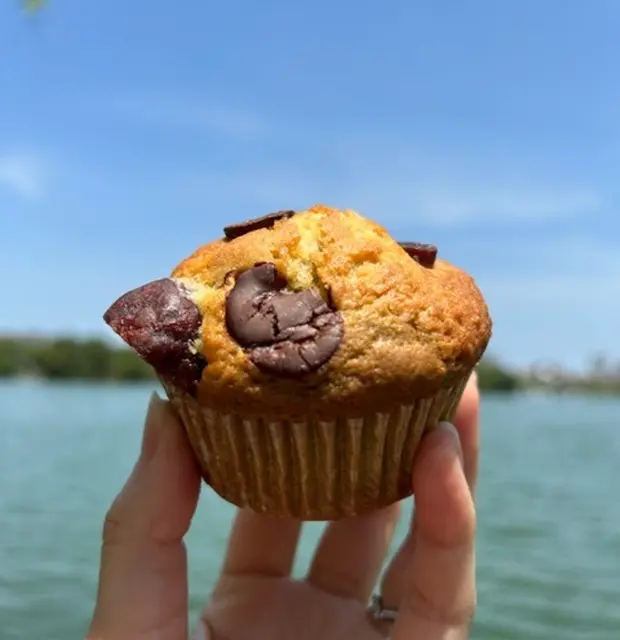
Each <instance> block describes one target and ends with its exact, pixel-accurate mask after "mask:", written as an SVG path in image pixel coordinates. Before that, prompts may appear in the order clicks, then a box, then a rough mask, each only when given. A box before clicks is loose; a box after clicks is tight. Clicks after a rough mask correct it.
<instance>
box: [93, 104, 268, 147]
mask: <svg viewBox="0 0 620 640" xmlns="http://www.w3.org/2000/svg"><path fill="white" fill-rule="evenodd" d="M101 102H102V105H103V106H104V107H105V108H106V109H108V110H109V111H111V112H112V113H115V114H117V115H118V116H120V117H123V118H126V119H129V120H131V121H133V122H136V123H141V124H146V125H149V126H154V127H158V128H163V129H166V128H167V129H174V130H185V131H190V132H195V133H199V134H203V135H204V134H210V135H213V134H217V135H220V136H224V137H228V138H233V139H240V140H246V139H254V138H258V137H261V136H263V135H265V134H266V133H267V123H266V122H265V121H264V120H263V119H262V118H260V117H259V116H258V114H256V113H254V112H252V111H250V110H245V109H240V108H234V107H230V106H223V105H221V104H219V103H217V102H211V101H208V100H203V99H192V98H177V97H173V96H169V95H165V94H164V95H161V94H157V93H152V94H151V93H137V94H130V95H120V96H113V97H108V98H107V99H106V98H104V99H102V101H101Z"/></svg>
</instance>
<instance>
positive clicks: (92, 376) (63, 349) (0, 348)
mask: <svg viewBox="0 0 620 640" xmlns="http://www.w3.org/2000/svg"><path fill="white" fill-rule="evenodd" d="M478 375H479V380H480V385H481V387H482V388H483V389H487V390H496V391H513V390H515V389H517V388H518V386H519V380H518V378H517V377H516V376H514V375H513V374H511V373H510V372H509V371H508V370H507V369H505V368H503V367H502V366H500V365H499V364H497V363H495V362H494V361H491V360H489V361H484V362H483V363H482V364H481V365H480V367H479V370H478ZM0 377H3V378H16V377H37V378H44V379H49V380H86V381H88V380H91V381H105V380H111V381H114V380H115V381H140V380H151V379H154V378H155V374H154V372H153V370H152V369H151V367H149V366H148V365H147V364H146V363H145V362H144V361H143V360H141V359H140V358H139V357H138V356H137V355H136V354H135V353H134V352H133V351H132V350H130V349H128V348H126V347H122V346H121V347H117V346H115V345H111V344H109V343H107V342H105V341H103V340H98V339H85V340H78V339H75V338H56V339H35V338H23V339H20V338H9V337H5V338H0Z"/></svg>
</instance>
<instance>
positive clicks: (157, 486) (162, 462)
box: [88, 394, 200, 640]
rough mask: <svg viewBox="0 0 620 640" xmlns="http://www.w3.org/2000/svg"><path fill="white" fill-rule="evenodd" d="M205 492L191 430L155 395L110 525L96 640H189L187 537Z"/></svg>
mask: <svg viewBox="0 0 620 640" xmlns="http://www.w3.org/2000/svg"><path fill="white" fill-rule="evenodd" d="M199 491H200V473H199V471H198V467H197V464H196V462H195V459H194V456H193V454H192V451H191V449H190V446H189V443H188V441H187V437H186V435H185V432H184V429H183V427H182V426H181V425H180V424H179V422H178V421H177V419H176V417H175V416H174V414H173V412H172V411H171V408H170V406H169V404H168V403H167V402H165V401H163V400H161V399H160V398H158V396H157V395H156V394H153V396H152V398H151V402H150V404H149V408H148V413H147V417H146V422H145V427H144V436H143V440H142V448H141V452H140V456H139V458H138V461H137V462H136V465H135V467H134V469H133V471H132V472H131V475H130V476H129V478H128V480H127V482H126V483H125V486H124V487H123V489H122V490H121V492H120V493H119V494H118V496H117V497H116V498H115V500H114V502H113V504H112V506H111V507H110V509H109V511H108V513H107V515H106V518H105V521H104V526H103V545H102V552H101V567H100V572H99V589H98V593H97V602H96V605H95V612H94V615H93V620H92V623H91V626H90V631H89V636H88V637H89V638H92V639H93V640H94V639H97V640H108V639H110V640H112V639H113V640H124V639H125V638H127V639H129V638H136V637H141V638H144V639H147V638H150V637H153V638H155V637H156V638H158V640H168V639H169V640H177V639H178V638H186V637H187V615H188V613H187V610H188V606H187V605H188V603H187V559H186V552H185V546H184V544H183V536H184V535H185V533H186V532H187V530H188V528H189V525H190V522H191V519H192V517H193V514H194V511H195V509H196V505H197V502H198V494H199Z"/></svg>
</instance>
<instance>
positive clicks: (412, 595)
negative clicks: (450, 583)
mask: <svg viewBox="0 0 620 640" xmlns="http://www.w3.org/2000/svg"><path fill="white" fill-rule="evenodd" d="M476 606H477V598H476V592H475V590H474V591H473V593H471V594H468V595H467V596H466V597H463V598H462V599H458V598H457V599H455V601H453V602H437V601H436V600H435V599H434V598H431V597H429V596H428V594H426V593H425V592H424V591H423V590H422V589H421V588H420V587H419V585H412V587H411V591H410V592H409V595H408V597H407V599H406V609H407V611H408V613H410V614H412V615H414V616H416V617H418V618H421V619H423V620H427V621H428V622H434V623H439V624H442V625H444V626H448V627H468V626H469V625H470V624H471V622H472V621H473V619H474V615H475V613H476Z"/></svg>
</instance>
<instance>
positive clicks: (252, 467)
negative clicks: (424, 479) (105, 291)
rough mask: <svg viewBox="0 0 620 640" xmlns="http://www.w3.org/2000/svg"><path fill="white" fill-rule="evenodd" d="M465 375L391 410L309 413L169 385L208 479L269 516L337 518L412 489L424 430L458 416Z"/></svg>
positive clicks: (235, 500) (244, 504)
mask: <svg viewBox="0 0 620 640" xmlns="http://www.w3.org/2000/svg"><path fill="white" fill-rule="evenodd" d="M467 377H468V376H467ZM467 377H465V378H464V379H463V380H461V381H459V382H458V383H457V384H456V385H454V386H453V387H450V388H446V389H443V390H442V391H440V392H439V393H437V394H436V395H435V396H433V397H432V398H425V399H419V400H415V401H414V402H413V403H412V404H409V405H400V406H396V407H394V409H393V410H391V411H390V412H387V413H375V414H369V415H366V416H364V417H362V418H343V417H335V418H333V419H330V420H317V419H308V420H303V421H287V420H277V421H271V420H267V419H263V418H258V419H256V418H247V417H241V416H237V415H231V414H223V413H220V412H218V411H214V410H212V409H210V408H209V407H206V406H203V405H199V404H198V403H197V402H196V400H195V399H194V398H192V397H191V396H188V395H187V394H184V393H182V392H179V391H178V390H176V389H175V388H174V387H171V386H170V385H168V384H166V382H165V381H164V382H163V384H164V387H165V389H166V392H167V394H168V397H169V398H170V400H171V402H172V404H173V406H174V407H175V409H176V411H177V412H178V414H179V415H180V417H181V420H182V422H183V424H184V426H185V428H186V430H187V433H188V435H189V439H190V442H191V444H192V447H193V449H194V452H195V454H196V456H197V458H198V461H199V463H200V466H201V469H202V473H203V476H204V478H205V480H206V482H207V483H208V484H209V485H211V487H213V489H214V490H215V491H216V492H217V493H218V494H219V495H220V496H221V497H222V498H224V499H225V500H227V501H228V502H231V503H232V504H234V505H236V506H238V507H242V508H249V509H251V510H253V511H255V512H258V513H262V514H269V515H273V516H288V517H293V518H296V519H299V520H337V519H339V518H343V517H349V516H353V515H358V514H360V513H364V512H366V511H370V510H373V509H378V508H381V507H384V506H387V505H389V504H392V503H394V502H397V501H398V500H401V499H403V498H405V497H407V496H409V495H410V494H411V471H412V463H413V457H414V453H415V450H416V447H417V446H418V443H419V441H420V438H421V436H422V433H423V432H424V430H425V428H426V427H427V426H431V425H434V424H436V423H437V422H439V421H441V420H451V419H452V417H453V415H454V412H455V410H456V406H457V404H458V401H459V399H460V397H461V395H462V393H463V389H464V388H465V384H466V383H467Z"/></svg>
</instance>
